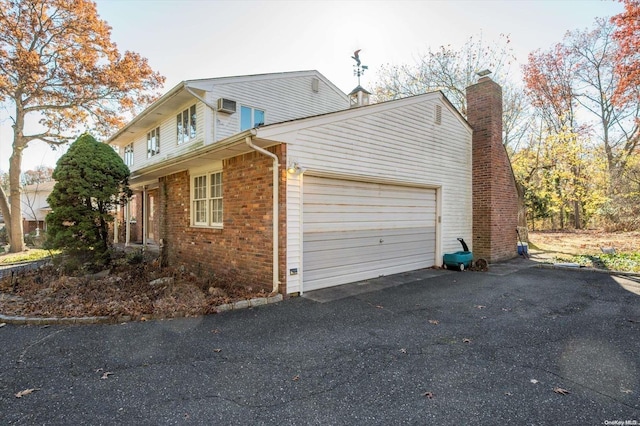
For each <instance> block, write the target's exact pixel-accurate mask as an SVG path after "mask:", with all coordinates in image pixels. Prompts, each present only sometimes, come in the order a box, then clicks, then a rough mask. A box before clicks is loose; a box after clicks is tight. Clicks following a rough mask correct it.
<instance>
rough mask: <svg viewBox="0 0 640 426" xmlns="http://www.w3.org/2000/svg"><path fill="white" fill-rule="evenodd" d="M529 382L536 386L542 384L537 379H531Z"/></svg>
mask: <svg viewBox="0 0 640 426" xmlns="http://www.w3.org/2000/svg"><path fill="white" fill-rule="evenodd" d="M529 381H530V382H531V383H533V384H534V385H535V384H538V383H540V382H538V381H537V380H536V379H531V380H529Z"/></svg>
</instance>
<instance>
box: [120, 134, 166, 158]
mask: <svg viewBox="0 0 640 426" xmlns="http://www.w3.org/2000/svg"><path fill="white" fill-rule="evenodd" d="M156 154H160V127H156V128H155V129H153V130H152V131H150V132H149V133H147V158H151V157H153V156H154V155H156ZM125 155H126V154H125Z"/></svg>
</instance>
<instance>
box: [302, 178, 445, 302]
mask: <svg viewBox="0 0 640 426" xmlns="http://www.w3.org/2000/svg"><path fill="white" fill-rule="evenodd" d="M303 222H304V228H303V232H304V234H303V250H304V255H303V256H304V257H303V270H304V275H303V277H304V284H303V286H304V290H305V291H309V290H315V289H319V288H324V287H331V286H334V285H339V284H344V283H349V282H354V281H360V280H365V279H368V278H374V277H379V276H381V275H389V274H397V273H400V272H406V271H412V270H415V269H420V268H427V267H430V266H433V265H434V264H435V246H436V243H435V242H436V190H435V189H426V188H416V187H409V186H400V185H388V184H378V183H370V182H356V181H349V180H340V179H329V178H320V177H315V176H305V178H304V205H303Z"/></svg>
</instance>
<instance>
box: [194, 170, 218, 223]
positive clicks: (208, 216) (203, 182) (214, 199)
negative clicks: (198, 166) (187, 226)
mask: <svg viewBox="0 0 640 426" xmlns="http://www.w3.org/2000/svg"><path fill="white" fill-rule="evenodd" d="M191 206H192V218H193V224H194V225H196V226H222V220H223V219H222V172H215V173H208V174H206V175H202V176H195V177H194V178H193V192H192V202H191Z"/></svg>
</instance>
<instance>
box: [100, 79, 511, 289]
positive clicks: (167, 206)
mask: <svg viewBox="0 0 640 426" xmlns="http://www.w3.org/2000/svg"><path fill="white" fill-rule="evenodd" d="M476 86H480V89H479V90H475V92H474V90H472V89H471V88H470V90H469V92H470V95H471V96H477V97H478V98H479V100H478V102H476V103H475V104H474V101H472V100H470V101H469V104H470V105H475V106H473V107H474V108H477V110H478V112H477V113H476V116H473V117H474V118H473V120H475V121H476V122H477V124H475V125H476V126H477V127H478V128H480V127H481V126H484V127H486V129H480V130H479V131H476V132H474V131H473V126H474V122H473V121H472V120H471V117H472V113H471V112H470V113H469V117H470V121H469V122H467V121H466V120H465V119H464V118H463V117H462V116H461V115H460V114H459V112H458V111H457V110H456V109H455V108H454V107H453V106H452V105H451V103H450V102H449V101H448V100H447V99H446V97H445V96H444V95H443V94H442V93H441V92H439V91H438V92H431V93H425V94H423V95H418V96H413V97H410V98H404V99H399V100H394V101H390V102H384V103H378V104H372V105H363V103H362V102H361V100H362V99H365V98H366V95H367V94H366V93H364V94H363V92H362V91H360V90H356V91H354V92H352V93H351V94H350V96H348V95H345V94H344V93H343V92H341V91H340V90H339V89H338V88H336V87H335V86H334V85H333V84H332V83H331V82H329V81H328V80H327V79H326V78H325V77H324V76H322V75H321V74H320V73H318V72H317V71H300V72H290V73H276V74H262V75H250V76H240V77H228V78H213V79H206V80H190V81H185V82H182V83H180V84H179V85H177V86H176V87H174V88H173V89H172V90H170V91H169V92H168V93H167V94H165V95H164V96H162V97H161V98H160V99H158V100H157V101H156V102H155V103H154V104H152V105H151V106H150V107H148V108H147V109H146V110H145V111H143V112H142V113H141V114H140V115H138V116H137V117H135V118H134V119H133V120H132V121H131V122H130V123H129V124H127V125H126V126H125V127H123V128H122V129H121V130H120V131H118V133H116V134H115V135H113V136H112V137H111V138H110V139H109V141H108V142H109V143H110V144H112V145H114V146H117V147H119V148H120V149H121V152H122V155H123V158H124V160H125V163H126V164H128V165H129V167H130V169H131V172H132V174H131V178H130V184H131V188H132V189H133V190H134V191H135V194H136V195H135V201H134V203H135V207H134V208H132V205H129V207H128V208H127V210H126V211H125V212H124V213H125V214H124V222H125V223H124V226H121V227H120V229H125V232H124V235H123V236H122V238H124V239H125V241H126V242H140V243H142V244H145V245H151V244H156V245H159V247H160V250H161V253H162V257H163V260H164V261H165V262H166V263H168V264H170V265H173V266H184V267H186V268H188V269H189V270H191V271H192V272H194V273H197V274H233V275H234V276H235V277H236V278H237V279H239V280H242V281H245V282H251V283H255V284H258V285H262V286H264V287H268V288H269V289H271V290H273V291H274V292H281V293H286V294H291V293H301V292H304V291H309V290H314V289H319V288H324V287H329V286H335V285H339V284H343V283H347V282H354V281H359V280H364V279H368V278H373V277H378V276H380V275H388V274H394V273H399V272H404V271H410V270H415V269H420V268H428V267H432V266H440V265H441V264H442V255H443V253H446V252H451V251H458V250H459V249H460V246H459V243H458V241H457V240H456V238H457V237H464V238H466V239H467V241H468V242H469V245H471V246H472V247H473V245H474V244H475V245H476V246H477V247H478V248H480V249H481V252H479V253H476V255H480V256H482V257H485V258H487V260H489V261H495V260H498V259H499V258H504V257H513V256H514V255H515V254H514V253H516V238H515V226H516V224H515V222H514V224H513V226H511V224H510V221H511V219H512V218H511V212H510V208H511V207H510V206H509V203H510V202H511V201H512V199H511V198H510V194H511V192H512V191H511V190H510V189H509V188H508V186H509V184H511V185H512V186H513V190H514V191H515V185H514V184H513V175H512V173H511V169H510V165H509V163H508V159H507V160H506V163H505V162H504V161H502V158H501V157H500V149H501V150H502V154H504V155H505V158H506V153H504V148H503V147H502V144H501V133H502V128H501V113H502V110H501V89H500V87H499V86H498V85H497V84H495V83H494V82H493V81H491V80H490V79H489V78H487V77H485V78H483V80H482V81H481V82H479V83H478V85H476ZM472 87H473V86H472ZM494 92H495V93H494ZM474 93H475V94H474ZM487 93H489V94H487ZM496 93H497V95H496ZM352 99H355V100H354V101H352ZM486 99H489V102H488V105H485V104H486V102H485V101H484V100H486ZM354 104H355V105H354ZM492 120H493V121H492ZM495 120H498V122H494V121H495ZM476 134H477V136H476ZM496 137H497V142H496V141H495V140H494V139H495V138H496ZM476 139H478V140H479V141H480V143H484V144H485V147H484V148H477V147H475V146H474V144H475V142H476ZM498 145H499V146H498ZM477 150H480V151H483V150H484V151H486V152H484V154H486V155H485V157H486V158H488V159H489V160H490V161H493V160H494V157H495V159H497V160H499V161H498V162H500V161H502V162H500V164H499V167H500V170H498V169H495V167H494V166H493V165H491V164H483V165H482V166H476V165H475V164H474V162H475V158H473V157H472V152H476V151H477ZM494 151H495V152H494ZM486 158H485V160H486ZM483 161H484V160H483ZM496 164H497V163H496ZM505 167H507V168H505ZM475 169H478V170H482V173H483V175H482V178H487V179H488V180H490V182H489V186H487V187H483V189H482V194H480V196H478V197H477V198H478V202H476V200H475V198H476V197H475V193H476V189H475V188H476V183H475V181H474V180H475V179H477V178H478V177H477V176H476V175H478V176H480V174H478V173H476V171H475ZM498 175H500V177H498ZM502 175H504V178H503V176H502ZM509 179H510V180H509ZM503 180H504V183H505V185H506V186H504V187H502V188H500V191H497V190H494V188H493V186H492V185H493V184H494V183H496V182H502V181H503ZM478 188H479V186H478ZM507 195H508V196H507ZM487 206H488V208H487ZM474 209H479V210H478V211H481V216H479V217H480V219H481V220H479V221H478V223H477V224H476V222H474V217H475V216H476V215H475V214H473V213H472V212H473V211H474ZM513 210H514V212H517V205H516V203H514V204H513ZM494 212H498V213H495V214H494ZM134 217H135V223H132V222H133V218H134ZM274 218H275V220H274ZM505 224H507V225H508V226H510V227H511V229H504V225H505ZM511 234H513V235H511ZM503 235H505V236H506V237H505V238H504V240H505V241H506V243H503V241H502V236H503ZM502 245H504V247H502Z"/></svg>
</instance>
